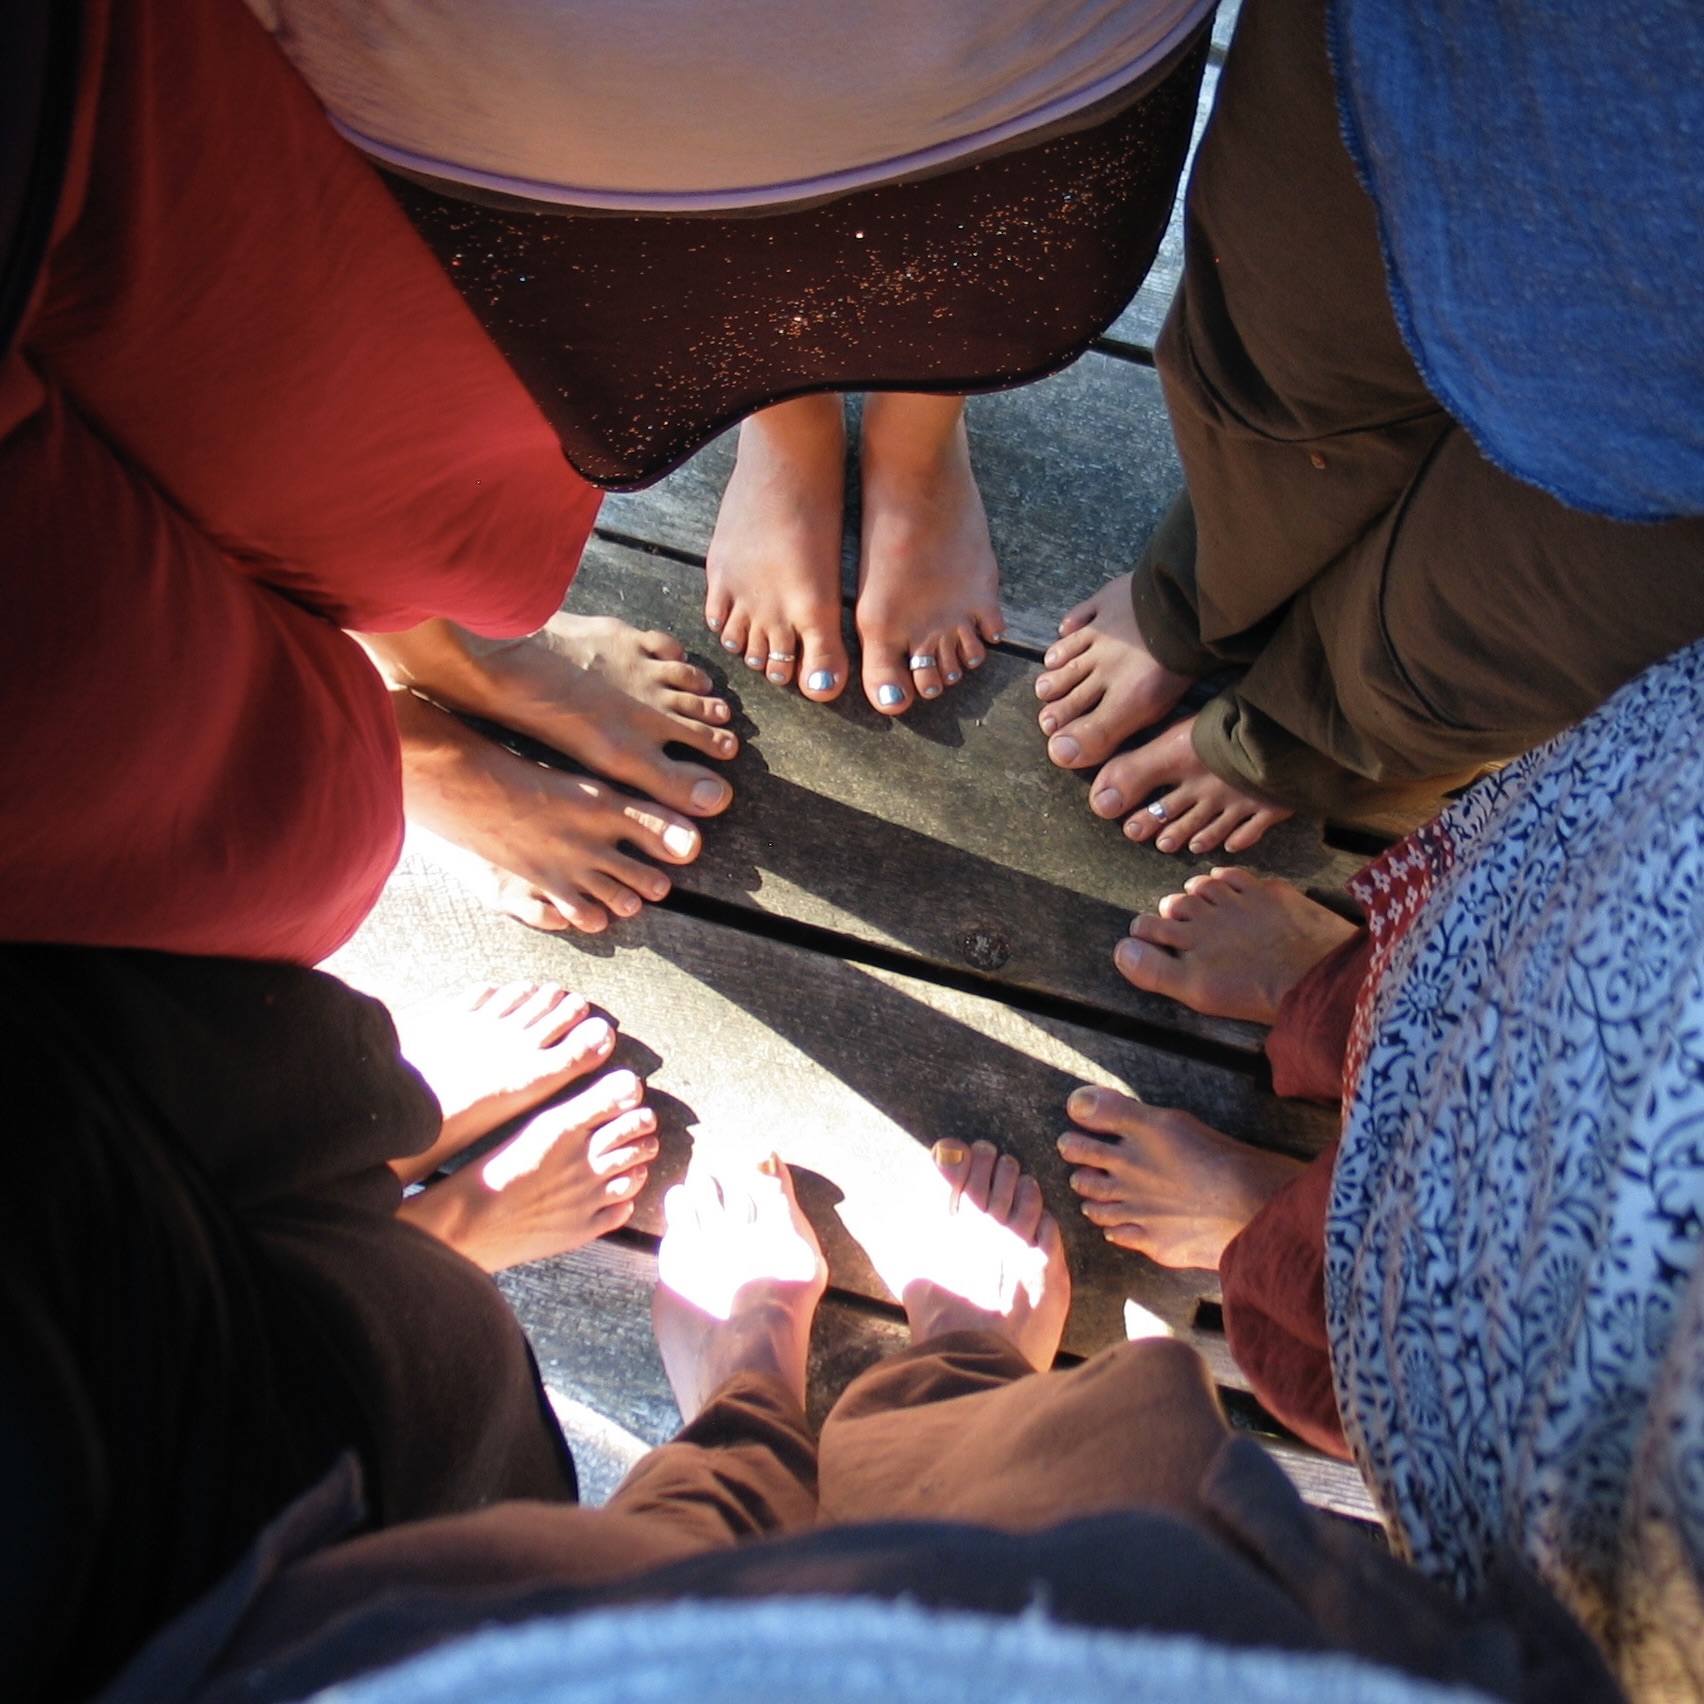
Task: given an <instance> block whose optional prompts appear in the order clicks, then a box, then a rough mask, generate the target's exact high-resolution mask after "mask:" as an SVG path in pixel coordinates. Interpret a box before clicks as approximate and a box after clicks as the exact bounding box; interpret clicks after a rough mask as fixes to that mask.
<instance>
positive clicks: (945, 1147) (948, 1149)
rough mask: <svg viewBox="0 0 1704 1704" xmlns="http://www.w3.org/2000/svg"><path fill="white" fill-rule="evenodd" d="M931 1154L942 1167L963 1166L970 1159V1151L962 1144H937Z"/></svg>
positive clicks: (944, 1142) (943, 1142)
mask: <svg viewBox="0 0 1704 1704" xmlns="http://www.w3.org/2000/svg"><path fill="white" fill-rule="evenodd" d="M930 1152H931V1153H932V1154H933V1155H934V1158H935V1163H936V1164H937V1165H941V1166H962V1165H963V1164H964V1162H965V1161H966V1160H968V1159H969V1158H970V1151H969V1150H968V1149H967V1148H966V1147H965V1145H964V1144H963V1143H962V1142H946V1141H942V1142H937V1143H936V1144H935V1146H934V1147H933V1148H932V1149H930Z"/></svg>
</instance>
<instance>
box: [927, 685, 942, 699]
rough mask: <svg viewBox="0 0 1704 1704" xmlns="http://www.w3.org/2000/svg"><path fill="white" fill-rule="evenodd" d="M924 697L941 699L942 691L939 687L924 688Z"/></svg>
mask: <svg viewBox="0 0 1704 1704" xmlns="http://www.w3.org/2000/svg"><path fill="white" fill-rule="evenodd" d="M923 696H924V697H925V698H939V697H940V696H941V689H940V688H939V687H938V686H926V687H924V688H923Z"/></svg>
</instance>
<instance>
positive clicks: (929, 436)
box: [857, 394, 1005, 716]
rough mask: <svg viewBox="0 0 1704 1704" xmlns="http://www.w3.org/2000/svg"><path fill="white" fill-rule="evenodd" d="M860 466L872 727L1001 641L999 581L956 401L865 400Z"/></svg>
mask: <svg viewBox="0 0 1704 1704" xmlns="http://www.w3.org/2000/svg"><path fill="white" fill-rule="evenodd" d="M860 459H861V463H862V469H863V481H864V531H863V538H862V540H861V542H860V546H859V553H858V609H857V622H858V637H859V639H860V640H861V641H862V643H863V647H864V692H865V695H866V696H867V697H868V698H869V700H870V702H871V704H873V705H874V706H875V707H876V709H878V710H879V711H881V712H882V713H883V714H884V715H888V716H898V715H900V714H901V713H902V712H904V711H906V710H908V709H910V707H911V705H912V703H913V702H914V698H913V692H914V691H915V692H916V693H918V694H921V695H922V696H923V697H924V698H938V697H939V696H940V694H941V691H942V689H943V688H944V687H948V686H954V685H956V684H957V683H958V682H959V681H960V680H962V679H963V678H964V671H965V670H966V669H976V668H981V666H982V663H983V659H984V658H985V657H986V656H987V654H988V653H987V649H986V645H985V641H986V644H993V643H994V642H995V641H996V640H998V639H999V638H1000V637H1001V635H1002V634H1003V633H1004V631H1005V619H1004V617H1002V615H1001V614H1000V570H999V568H998V566H997V565H996V563H995V561H994V546H993V544H992V542H991V541H990V539H989V537H988V518H987V516H986V515H985V514H984V513H983V508H982V494H981V493H980V492H979V491H978V490H977V488H976V476H975V474H974V473H972V471H971V466H970V440H969V438H968V437H967V436H966V433H965V428H964V399H963V397H956V396H913V395H890V394H882V395H872V396H869V397H867V398H866V399H865V401H864V423H863V437H862V440H861V444H860Z"/></svg>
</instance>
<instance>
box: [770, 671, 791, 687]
mask: <svg viewBox="0 0 1704 1704" xmlns="http://www.w3.org/2000/svg"><path fill="white" fill-rule="evenodd" d="M769 678H770V679H771V680H772V681H774V682H775V684H776V685H777V686H785V685H786V684H787V671H786V670H785V669H771V670H770V671H769Z"/></svg>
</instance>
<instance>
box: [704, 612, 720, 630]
mask: <svg viewBox="0 0 1704 1704" xmlns="http://www.w3.org/2000/svg"><path fill="white" fill-rule="evenodd" d="M704 625H705V626H706V627H708V628H709V629H710V631H711V632H712V633H720V632H721V631H722V618H721V617H720V616H716V615H707V616H705V618H704Z"/></svg>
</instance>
